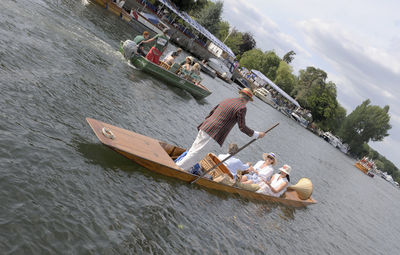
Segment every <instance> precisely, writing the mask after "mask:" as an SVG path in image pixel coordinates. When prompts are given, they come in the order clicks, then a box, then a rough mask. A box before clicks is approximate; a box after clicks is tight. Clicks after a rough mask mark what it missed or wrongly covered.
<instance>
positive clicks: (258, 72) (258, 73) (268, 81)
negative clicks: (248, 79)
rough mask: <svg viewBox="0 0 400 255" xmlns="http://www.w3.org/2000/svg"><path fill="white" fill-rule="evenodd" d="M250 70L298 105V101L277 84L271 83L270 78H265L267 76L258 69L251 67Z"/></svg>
mask: <svg viewBox="0 0 400 255" xmlns="http://www.w3.org/2000/svg"><path fill="white" fill-rule="evenodd" d="M251 72H252V73H254V74H255V75H257V76H258V77H259V78H260V79H262V80H264V81H266V82H267V83H268V85H270V86H271V87H272V88H273V89H275V90H276V91H277V92H278V93H279V94H281V95H282V96H284V97H285V98H286V99H287V100H289V101H290V102H292V103H293V104H294V105H295V106H297V107H300V105H299V103H298V102H297V101H296V100H294V98H293V97H291V96H289V95H288V94H287V93H286V92H285V91H283V90H282V89H281V88H279V87H278V85H276V84H275V83H273V82H272V81H271V80H270V79H268V78H267V76H265V75H264V74H262V73H261V72H260V71H257V70H254V69H252V70H251Z"/></svg>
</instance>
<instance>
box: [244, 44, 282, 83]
mask: <svg viewBox="0 0 400 255" xmlns="http://www.w3.org/2000/svg"><path fill="white" fill-rule="evenodd" d="M280 62H281V59H280V58H279V57H278V55H276V53H275V52H273V51H266V52H262V51H261V50H260V49H252V50H249V51H246V52H245V53H243V56H242V57H241V58H240V62H239V63H240V65H241V66H244V67H246V68H247V69H249V70H251V69H256V70H258V71H260V72H261V73H263V74H264V75H265V76H267V77H268V78H269V79H270V80H275V78H276V71H277V70H278V67H279V63H280Z"/></svg>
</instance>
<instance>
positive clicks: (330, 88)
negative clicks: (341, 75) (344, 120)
mask: <svg viewBox="0 0 400 255" xmlns="http://www.w3.org/2000/svg"><path fill="white" fill-rule="evenodd" d="M306 104H307V107H308V109H309V110H310V111H311V114H312V116H313V119H314V120H315V121H324V120H327V119H330V118H332V117H333V116H334V114H335V111H336V107H337V105H338V102H337V100H336V85H335V84H334V83H333V82H328V83H326V84H324V83H316V84H314V85H312V87H311V89H310V93H309V94H308V97H307V98H306Z"/></svg>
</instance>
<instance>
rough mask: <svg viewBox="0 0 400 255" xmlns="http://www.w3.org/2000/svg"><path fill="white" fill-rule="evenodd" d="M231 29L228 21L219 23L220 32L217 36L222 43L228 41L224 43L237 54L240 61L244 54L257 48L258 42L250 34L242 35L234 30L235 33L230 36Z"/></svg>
mask: <svg viewBox="0 0 400 255" xmlns="http://www.w3.org/2000/svg"><path fill="white" fill-rule="evenodd" d="M229 29H230V25H229V23H228V22H227V21H221V22H220V23H219V32H218V34H216V36H217V37H218V39H219V40H220V41H222V42H223V41H224V40H225V39H226V40H225V42H224V43H225V44H226V45H227V46H228V47H229V48H230V49H231V50H232V52H233V53H235V55H236V57H237V58H238V59H240V58H241V55H242V54H243V53H244V52H246V51H249V50H251V49H253V48H254V47H255V45H256V41H255V40H254V38H253V36H252V35H251V33H249V32H246V33H242V32H239V31H238V30H236V29H235V28H233V31H232V32H231V34H229ZM228 35H229V36H228Z"/></svg>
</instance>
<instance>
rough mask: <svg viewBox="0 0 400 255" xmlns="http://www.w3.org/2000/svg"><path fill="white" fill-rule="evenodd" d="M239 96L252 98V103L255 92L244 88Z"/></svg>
mask: <svg viewBox="0 0 400 255" xmlns="http://www.w3.org/2000/svg"><path fill="white" fill-rule="evenodd" d="M239 94H243V95H246V96H248V97H249V98H250V101H253V92H252V91H251V89H249V88H244V89H242V90H240V91H239Z"/></svg>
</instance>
